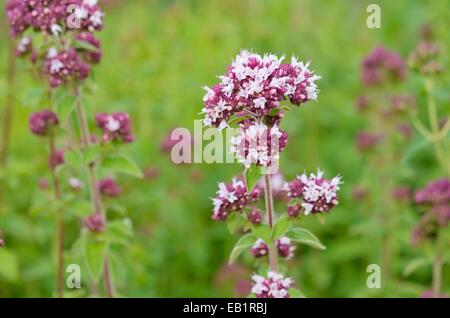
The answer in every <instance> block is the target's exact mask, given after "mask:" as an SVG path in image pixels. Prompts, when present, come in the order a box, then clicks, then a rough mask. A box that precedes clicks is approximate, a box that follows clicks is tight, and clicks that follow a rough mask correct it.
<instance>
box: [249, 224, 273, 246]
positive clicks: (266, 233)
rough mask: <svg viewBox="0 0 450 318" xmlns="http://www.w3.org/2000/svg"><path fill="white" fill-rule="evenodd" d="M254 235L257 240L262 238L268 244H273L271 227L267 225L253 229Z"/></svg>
mask: <svg viewBox="0 0 450 318" xmlns="http://www.w3.org/2000/svg"><path fill="white" fill-rule="evenodd" d="M252 234H253V235H254V236H256V237H257V238H260V239H261V240H263V241H264V242H266V243H271V242H272V241H271V238H272V231H271V229H270V227H269V226H268V225H266V224H260V225H257V226H255V227H254V228H253V230H252Z"/></svg>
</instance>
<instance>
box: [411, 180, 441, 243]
mask: <svg viewBox="0 0 450 318" xmlns="http://www.w3.org/2000/svg"><path fill="white" fill-rule="evenodd" d="M414 201H415V203H416V204H419V205H424V206H426V207H427V210H426V212H425V214H424V215H423V216H422V218H421V219H420V221H419V223H418V224H417V225H416V226H415V227H414V229H413V231H412V234H411V242H412V244H413V245H417V244H418V243H419V242H421V241H422V240H423V239H424V238H428V239H433V238H434V237H435V236H436V235H437V233H438V231H439V228H444V227H446V226H448V224H449V222H450V179H448V178H441V179H438V180H435V181H433V182H430V183H429V184H428V185H427V186H425V187H424V188H423V189H420V190H419V191H417V192H416V193H415V195H414Z"/></svg>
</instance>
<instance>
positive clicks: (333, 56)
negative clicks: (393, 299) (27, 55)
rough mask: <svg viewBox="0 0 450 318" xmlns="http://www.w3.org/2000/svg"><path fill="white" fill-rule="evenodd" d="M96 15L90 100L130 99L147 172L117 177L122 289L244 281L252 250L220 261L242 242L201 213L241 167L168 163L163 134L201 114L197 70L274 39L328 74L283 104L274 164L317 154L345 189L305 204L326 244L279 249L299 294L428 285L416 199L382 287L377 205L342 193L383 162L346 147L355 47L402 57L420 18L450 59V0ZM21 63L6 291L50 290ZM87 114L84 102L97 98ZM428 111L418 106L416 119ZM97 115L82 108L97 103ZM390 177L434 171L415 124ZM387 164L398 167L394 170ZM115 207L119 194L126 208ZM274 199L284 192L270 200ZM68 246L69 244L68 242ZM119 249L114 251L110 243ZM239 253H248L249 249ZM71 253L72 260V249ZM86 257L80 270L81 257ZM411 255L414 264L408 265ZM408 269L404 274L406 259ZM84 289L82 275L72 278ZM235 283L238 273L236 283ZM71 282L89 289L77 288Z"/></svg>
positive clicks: (408, 85)
mask: <svg viewBox="0 0 450 318" xmlns="http://www.w3.org/2000/svg"><path fill="white" fill-rule="evenodd" d="M109 2H111V5H109V6H108V8H107V10H106V11H107V16H106V19H105V29H104V31H103V32H102V33H101V34H100V35H99V36H100V38H101V40H102V45H103V51H104V59H103V61H102V63H101V65H100V66H99V67H98V68H96V69H95V80H92V81H91V82H89V83H88V86H90V87H92V93H91V94H90V95H89V97H88V98H87V103H88V105H89V106H88V107H89V108H92V109H93V110H108V111H111V112H112V111H116V110H120V111H128V112H129V113H130V114H131V117H132V119H133V124H134V133H135V135H136V142H135V143H134V144H132V145H131V146H130V147H129V151H130V155H131V156H132V157H133V158H135V159H137V162H138V163H139V165H140V166H141V168H142V169H143V170H144V171H147V176H148V177H147V178H146V179H143V180H136V179H132V178H128V177H126V176H123V177H121V178H120V179H119V183H120V184H121V187H122V189H123V193H122V195H121V197H120V198H119V199H118V200H117V203H118V204H117V205H118V206H119V205H120V207H118V208H117V209H116V210H117V211H115V212H113V213H116V215H121V214H124V213H125V215H127V216H128V217H129V218H130V219H131V220H132V223H133V226H134V230H135V236H134V237H133V239H132V240H131V242H130V243H129V245H128V246H127V248H126V249H122V250H120V254H116V258H113V259H112V266H113V271H114V276H115V280H116V282H117V288H118V291H119V293H120V294H121V295H123V296H139V297H154V296H158V297H180V296H191V297H210V296H232V295H234V292H235V289H236V284H238V285H240V286H241V287H242V286H243V285H245V284H244V283H243V282H242V281H243V280H249V278H250V274H251V272H252V270H253V269H252V268H251V264H252V262H251V261H250V257H251V256H250V253H247V255H246V256H245V257H241V258H240V259H239V262H240V263H239V264H238V265H233V267H231V268H226V267H225V265H226V263H227V261H228V254H229V252H230V251H231V249H232V246H233V245H234V243H235V241H236V239H237V238H236V237H232V236H231V235H229V233H228V231H227V228H226V226H224V225H223V224H217V223H215V222H213V221H212V220H211V209H212V204H211V201H210V199H209V198H210V197H212V196H213V195H214V193H215V191H216V188H217V182H218V181H220V180H229V179H230V178H231V176H233V175H234V174H236V171H240V167H239V166H238V165H231V164H211V165H207V164H189V165H188V164H186V165H175V164H173V163H172V162H171V159H170V154H167V153H164V152H162V151H161V149H160V144H161V142H162V141H163V140H164V139H165V138H166V135H167V134H168V133H169V132H170V130H171V129H172V128H174V127H187V128H188V129H190V130H193V125H194V120H196V119H200V115H198V112H199V111H200V109H201V107H202V97H203V94H204V92H203V90H202V89H201V87H202V86H203V85H210V84H213V83H215V82H216V79H215V76H216V75H217V74H222V73H223V71H224V69H225V67H226V66H227V65H228V64H229V63H230V61H231V59H232V57H234V56H235V55H236V54H237V53H238V52H239V51H240V49H241V48H249V49H253V50H255V51H257V52H260V53H262V52H266V51H268V52H274V53H276V54H277V55H281V54H286V56H288V57H290V56H291V55H296V56H298V57H299V58H300V59H301V60H311V61H312V69H314V70H315V71H316V72H317V74H320V75H321V76H322V80H320V81H319V88H320V90H321V92H320V95H319V100H318V101H317V102H312V103H308V104H306V105H305V106H304V107H301V108H300V109H296V108H295V109H293V110H292V111H291V113H290V116H287V117H286V119H285V121H284V127H283V128H284V129H285V130H287V131H288V132H289V147H288V148H287V149H286V151H285V152H284V153H283V155H282V159H281V164H280V167H281V170H282V172H283V174H284V175H285V176H286V179H292V178H293V177H294V176H295V175H296V174H297V173H301V172H303V171H304V170H306V171H311V170H315V169H316V167H318V166H319V167H321V168H322V169H324V170H325V171H327V172H328V173H329V174H330V175H335V174H340V175H342V177H343V180H344V182H345V183H344V184H343V185H342V187H341V189H342V190H341V193H340V197H341V200H340V204H339V206H337V207H336V208H335V209H334V210H333V211H332V213H331V214H330V215H327V217H326V222H325V224H324V225H321V224H320V223H319V222H318V221H317V219H315V218H308V219H305V221H304V224H305V227H306V228H308V229H310V230H312V231H313V232H314V233H315V234H316V235H317V236H318V237H319V238H320V241H321V242H323V243H324V244H325V245H326V246H327V249H326V250H325V251H317V250H315V249H311V248H309V247H307V246H301V247H299V249H298V251H297V253H298V255H299V257H297V258H296V261H295V262H291V263H290V264H289V273H290V276H292V277H293V278H295V279H296V281H297V283H298V285H299V286H301V289H302V291H303V292H304V293H305V295H306V296H308V297H333V296H338V297H356V296H376V297H383V296H407V297H416V296H418V295H420V294H421V293H422V292H423V291H424V290H425V289H428V288H429V285H430V281H431V267H430V266H429V265H424V266H421V267H419V265H420V264H423V263H426V261H423V262H421V261H420V259H424V258H427V257H429V254H430V253H431V248H430V247H426V248H420V249H418V248H413V247H412V246H411V245H410V231H411V228H412V226H413V225H414V223H415V222H416V221H417V220H418V218H419V214H418V212H417V210H416V209H415V208H413V207H412V206H411V204H409V203H398V204H395V205H391V206H390V207H389V210H388V211H384V212H385V213H386V214H387V215H394V216H395V218H396V219H397V220H399V221H398V222H397V226H396V228H395V229H392V230H391V233H393V235H392V236H391V239H390V240H391V242H390V243H391V245H392V246H393V250H395V255H394V256H393V257H394V260H393V261H392V264H393V269H392V270H393V273H394V275H392V276H394V278H391V279H390V280H388V281H382V288H381V289H374V290H371V289H368V288H367V286H366V279H367V276H368V274H367V272H366V268H367V266H368V265H369V264H381V258H382V254H383V251H382V250H381V246H382V245H381V242H382V239H383V235H384V233H385V231H386V228H384V227H383V225H382V223H381V222H374V221H373V218H374V217H373V213H374V211H373V209H374V207H375V208H377V209H379V208H381V209H382V208H383V206H381V204H382V203H380V202H374V203H372V204H367V202H366V203H364V202H355V201H354V200H353V199H352V195H351V193H352V189H353V187H354V186H356V185H358V184H364V185H365V186H366V187H367V188H368V189H369V191H370V192H371V195H373V196H374V197H376V192H377V191H379V190H380V189H379V188H377V186H372V185H373V184H374V179H375V178H377V171H373V170H371V171H368V169H367V167H366V165H365V160H364V157H363V156H361V155H360V154H359V153H358V152H357V151H356V149H355V143H354V138H355V135H356V133H357V131H358V130H359V129H361V128H364V123H365V121H364V119H362V118H361V115H359V114H357V113H356V111H355V107H354V103H355V100H356V98H357V96H358V95H359V94H360V92H361V91H362V84H361V82H360V74H359V72H360V62H361V60H362V58H363V57H364V56H365V55H366V54H367V53H368V52H370V51H371V50H372V48H373V47H374V46H376V45H377V44H383V45H384V46H386V47H388V48H391V49H393V50H395V51H397V52H399V53H400V54H401V55H402V56H403V57H404V58H406V57H407V55H408V52H410V51H411V50H412V49H413V48H414V47H415V45H416V44H417V42H418V41H419V34H418V30H419V29H420V27H421V26H422V25H423V24H424V23H430V24H431V25H432V27H433V29H434V31H435V33H436V38H437V40H438V41H439V42H440V43H441V44H442V45H443V46H444V65H446V66H447V67H449V66H450V64H449V61H448V56H449V55H448V52H449V50H450V42H449V41H448V39H449V37H450V31H449V21H450V10H449V9H450V3H449V2H448V1H447V0H439V1H427V2H425V1H407V0H403V1H379V4H380V7H381V23H382V27H381V28H380V29H368V28H367V27H366V18H367V13H366V7H367V5H368V4H369V3H371V2H370V1H338V0H333V1H325V0H322V1H312V0H308V1H307V0H304V1H301V0H298V1H297V0H292V1H287V0H280V1H268V0H267V1H265V0H261V1H259V0H247V1H233V0H226V1H224V0H222V1H219V0H218V1H169V0H165V1H162V0H161V1H156V0H154V1H150V0H147V1H145V0H141V1H138V0H133V1H109ZM3 13H4V12H2V19H1V20H0V21H1V23H2V24H1V31H0V58H1V61H0V74H1V77H0V105H3V102H4V99H5V94H6V82H5V81H6V79H5V76H4V74H5V72H6V63H5V61H6V52H7V49H6V48H7V29H6V25H5V23H4V19H3ZM25 68H26V65H25V63H23V62H21V61H19V62H18V88H17V104H16V108H15V111H14V122H13V132H12V149H11V154H10V158H9V161H8V164H7V166H6V169H4V170H3V171H1V172H0V177H1V181H2V186H3V189H2V191H3V192H2V197H1V198H0V204H1V210H0V229H2V230H3V234H4V238H5V242H6V246H5V247H4V248H2V249H0V297H11V296H13V297H50V296H52V295H53V290H54V263H55V262H54V260H53V257H54V249H55V248H54V240H53V237H54V223H53V220H54V218H53V214H52V213H53V212H52V211H51V210H47V209H46V208H45V207H44V208H36V202H38V201H39V198H42V196H43V192H42V190H40V189H39V186H38V182H39V179H40V178H41V177H48V175H47V174H48V172H47V169H46V165H47V162H46V155H45V147H43V146H42V144H40V143H39V142H38V141H36V138H35V137H33V136H32V135H31V134H30V133H29V132H28V125H27V122H28V116H29V114H30V112H31V111H34V110H37V109H39V108H41V107H43V106H44V105H42V103H43V101H42V100H41V98H40V95H41V92H40V91H39V85H38V84H36V83H33V81H32V80H31V78H30V75H29V73H28V72H27V71H26V69H25ZM449 74H450V73H449V72H446V73H444V75H442V76H441V78H440V79H439V85H438V88H439V89H440V90H439V94H437V96H436V97H437V98H438V99H439V103H440V105H441V108H440V109H439V111H440V112H441V113H442V114H445V113H446V114H447V115H448V114H449V110H450V109H449V95H448V89H447V91H445V90H444V87H447V88H448V87H449V85H450V77H449ZM401 89H402V90H403V91H406V92H410V93H413V94H414V95H415V96H416V98H417V99H418V107H419V109H421V116H424V119H426V117H425V116H426V112H425V111H424V107H425V98H424V92H423V89H422V86H421V82H420V80H419V78H418V77H417V76H415V75H413V74H411V73H408V79H407V80H406V82H405V83H404V84H402V87H401ZM92 113H94V112H92ZM424 121H425V120H424ZM91 122H92V118H91ZM396 165H397V166H396V167H395V170H396V175H395V178H396V180H395V181H396V182H397V181H398V182H399V183H401V184H406V185H409V186H410V187H412V188H415V189H416V188H419V187H421V186H423V185H424V184H425V183H427V182H428V181H429V180H431V179H434V178H436V177H440V176H442V174H443V173H442V172H441V170H440V169H439V167H438V165H437V164H436V163H435V160H434V157H433V152H432V147H431V146H428V145H426V144H425V145H423V141H422V139H421V138H419V137H417V138H414V139H413V140H412V141H411V142H410V144H409V145H408V148H407V151H405V156H404V158H403V160H401V161H399V162H397V163H396ZM392 178H394V176H392ZM122 207H123V208H122ZM276 208H278V209H281V208H283V206H281V205H280V206H277V207H276ZM66 226H67V235H66V240H65V249H66V251H68V252H69V251H70V250H71V248H74V249H76V246H75V247H73V243H74V240H75V238H76V237H77V236H78V233H79V230H80V224H79V223H78V222H77V221H75V220H74V219H73V218H71V217H70V216H69V214H67V218H66ZM74 254H75V253H70V255H71V257H73V255H74ZM112 256H114V254H113V255H112ZM246 257H247V258H248V261H247V260H246ZM71 261H72V262H76V259H73V260H72V259H70V257H69V253H68V255H67V258H66V264H70V263H71ZM81 265H82V269H84V268H85V267H84V265H83V264H81ZM413 267H418V268H417V270H415V271H414V272H413V273H412V274H411V275H409V276H407V277H406V275H405V274H409V273H408V271H412V270H413V269H414V268H413ZM449 268H450V266H446V269H445V270H444V279H445V281H444V283H443V286H444V291H446V292H447V293H448V292H449V291H450V290H449V286H450V271H449ZM405 271H406V273H405ZM82 285H83V287H84V289H86V286H87V282H86V281H85V280H83V283H82ZM244 287H245V286H244ZM67 295H68V296H70V295H72V296H78V295H83V293H82V292H80V293H76V292H71V293H68V294H67Z"/></svg>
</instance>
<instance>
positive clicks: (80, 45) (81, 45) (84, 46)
mask: <svg viewBox="0 0 450 318" xmlns="http://www.w3.org/2000/svg"><path fill="white" fill-rule="evenodd" d="M73 47H74V48H75V49H78V50H86V51H93V52H97V51H98V50H99V49H98V48H97V47H95V46H94V45H92V44H89V43H88V42H85V41H80V40H74V41H73Z"/></svg>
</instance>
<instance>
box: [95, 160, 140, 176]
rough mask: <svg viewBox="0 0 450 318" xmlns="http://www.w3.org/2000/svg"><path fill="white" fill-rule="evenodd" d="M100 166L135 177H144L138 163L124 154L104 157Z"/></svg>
mask: <svg viewBox="0 0 450 318" xmlns="http://www.w3.org/2000/svg"><path fill="white" fill-rule="evenodd" d="M102 166H103V167H104V168H106V169H109V170H111V171H114V172H120V173H124V174H128V175H131V176H134V177H137V178H143V177H144V175H143V173H142V171H141V169H139V167H138V165H137V164H136V163H135V162H134V161H133V160H132V159H131V158H129V157H128V156H125V155H117V156H109V157H106V158H105V159H103V161H102Z"/></svg>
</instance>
